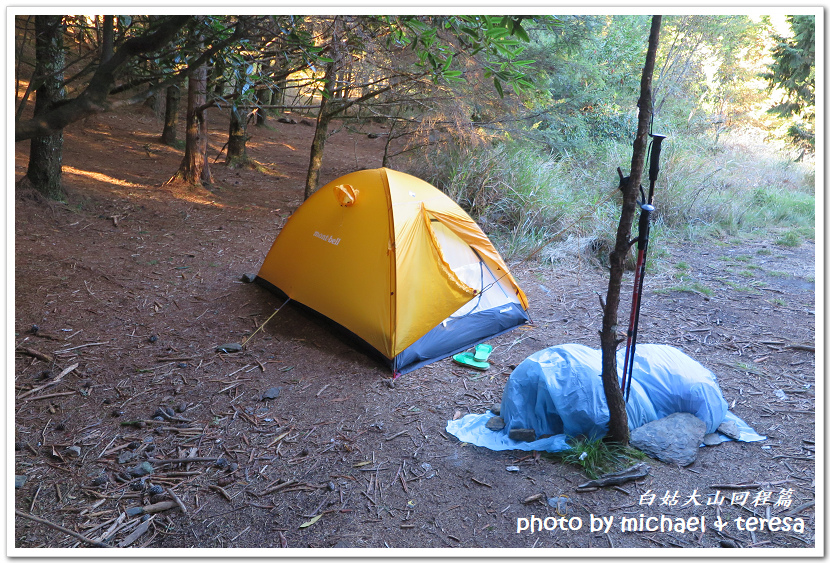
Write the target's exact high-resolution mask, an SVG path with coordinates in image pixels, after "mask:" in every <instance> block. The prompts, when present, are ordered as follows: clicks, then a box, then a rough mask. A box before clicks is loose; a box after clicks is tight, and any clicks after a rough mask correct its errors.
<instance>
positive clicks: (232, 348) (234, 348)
mask: <svg viewBox="0 0 830 563" xmlns="http://www.w3.org/2000/svg"><path fill="white" fill-rule="evenodd" d="M216 351H217V352H224V353H225V354H232V353H233V352H241V351H242V344H239V343H238V342H228V343H227V344H222V345H221V346H217V347H216Z"/></svg>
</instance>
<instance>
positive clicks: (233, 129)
mask: <svg viewBox="0 0 830 563" xmlns="http://www.w3.org/2000/svg"><path fill="white" fill-rule="evenodd" d="M247 142H248V127H247V120H246V119H245V117H244V116H243V115H242V114H241V113H240V111H239V108H238V107H237V106H236V104H234V105H232V106H231V119H230V125H229V127H228V155H227V157H225V164H226V165H227V166H228V167H230V168H238V167H240V166H246V165H247V164H248V160H249V159H248V144H247Z"/></svg>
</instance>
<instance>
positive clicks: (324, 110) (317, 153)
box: [304, 62, 336, 199]
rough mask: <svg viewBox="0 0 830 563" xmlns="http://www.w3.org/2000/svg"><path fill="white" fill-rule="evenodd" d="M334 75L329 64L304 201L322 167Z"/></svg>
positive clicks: (318, 176)
mask: <svg viewBox="0 0 830 563" xmlns="http://www.w3.org/2000/svg"><path fill="white" fill-rule="evenodd" d="M335 75H336V72H335V63H334V62H330V63H328V64H327V65H326V75H325V78H323V95H322V96H321V97H320V111H319V113H318V114H317V127H316V128H315V129H314V139H313V140H312V141H311V155H310V157H309V162H308V175H307V176H306V181H305V195H304V199H308V198H309V197H311V194H313V193H314V192H316V191H317V183H318V181H319V179H320V169H321V168H322V167H323V149H324V147H325V144H326V136H327V135H328V130H329V123H331V118H332V115H333V113H332V112H331V111H329V107H330V106H331V105H332V102H333V100H332V96H333V94H334V84H335V81H334V78H335Z"/></svg>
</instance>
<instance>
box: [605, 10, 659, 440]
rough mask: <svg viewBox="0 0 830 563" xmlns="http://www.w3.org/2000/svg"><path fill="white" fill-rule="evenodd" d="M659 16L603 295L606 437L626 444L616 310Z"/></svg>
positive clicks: (639, 176)
mask: <svg viewBox="0 0 830 563" xmlns="http://www.w3.org/2000/svg"><path fill="white" fill-rule="evenodd" d="M661 20H662V16H653V17H652V20H651V32H650V34H649V38H648V52H647V53H646V63H645V66H644V67H643V75H642V78H641V80H640V99H639V101H638V102H637V105H638V107H639V108H640V113H639V121H638V124H637V136H636V138H635V139H634V148H633V154H632V157H631V174H630V175H629V177H628V178H627V179H626V180H624V181H623V182H621V184H620V188H621V189H622V192H623V204H622V212H621V214H620V223H619V226H618V228H617V241H616V244H615V245H614V250H613V252H611V256H610V262H611V275H610V278H609V281H608V293H607V295H606V298H605V304H604V310H603V316H602V332H601V333H600V342H601V347H602V386H603V389H604V390H605V398H606V400H607V402H608V411H609V414H610V421H609V423H608V435H607V439H608V440H611V441H614V442H617V443H619V444H622V445H627V444H628V438H629V432H628V415H627V413H626V411H625V399H624V398H623V394H622V391H621V390H620V382H619V378H618V375H617V346H618V345H619V343H620V342H622V339H621V338H619V337H618V336H617V310H618V309H619V305H620V287H621V285H622V277H623V271H624V268H625V259H626V256H627V254H628V251H629V248H630V246H631V244H630V236H631V225H632V223H633V221H634V212H635V210H636V206H637V205H636V204H637V194H638V188H639V186H640V183H641V181H642V179H643V168H644V166H645V157H646V147H647V141H648V133H649V125H650V123H651V114H652V95H651V82H652V75H653V74H654V60H655V58H656V56H657V44H658V40H659V36H660V23H661Z"/></svg>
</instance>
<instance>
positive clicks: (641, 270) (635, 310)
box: [622, 135, 666, 401]
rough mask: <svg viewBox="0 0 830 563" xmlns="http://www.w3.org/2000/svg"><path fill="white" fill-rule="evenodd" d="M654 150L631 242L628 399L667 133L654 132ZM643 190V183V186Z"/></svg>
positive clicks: (625, 377)
mask: <svg viewBox="0 0 830 563" xmlns="http://www.w3.org/2000/svg"><path fill="white" fill-rule="evenodd" d="M651 137H652V142H651V154H650V155H649V168H648V181H649V187H648V199H647V200H646V197H645V194H643V202H642V203H641V204H640V223H639V226H638V233H637V238H635V239H634V240H632V241H631V244H634V242H635V241H636V242H637V266H636V268H635V269H634V291H633V295H632V297H631V317H630V319H629V323H628V335H627V339H626V344H625V361H624V363H623V380H622V391H623V393H624V395H625V400H626V401H628V396H629V394H630V393H631V376H632V373H633V371H634V350H635V348H636V347H637V327H638V325H639V324H640V303H641V300H640V298H641V296H642V293H643V277H644V276H645V273H646V252H647V251H648V237H649V233H650V232H651V214H652V213H653V212H654V205H652V203H653V202H654V184H655V183H656V182H657V174H658V173H659V172H660V150H661V146H662V143H663V139H665V138H666V137H665V135H651ZM640 190H641V191H642V186H641V187H640Z"/></svg>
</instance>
